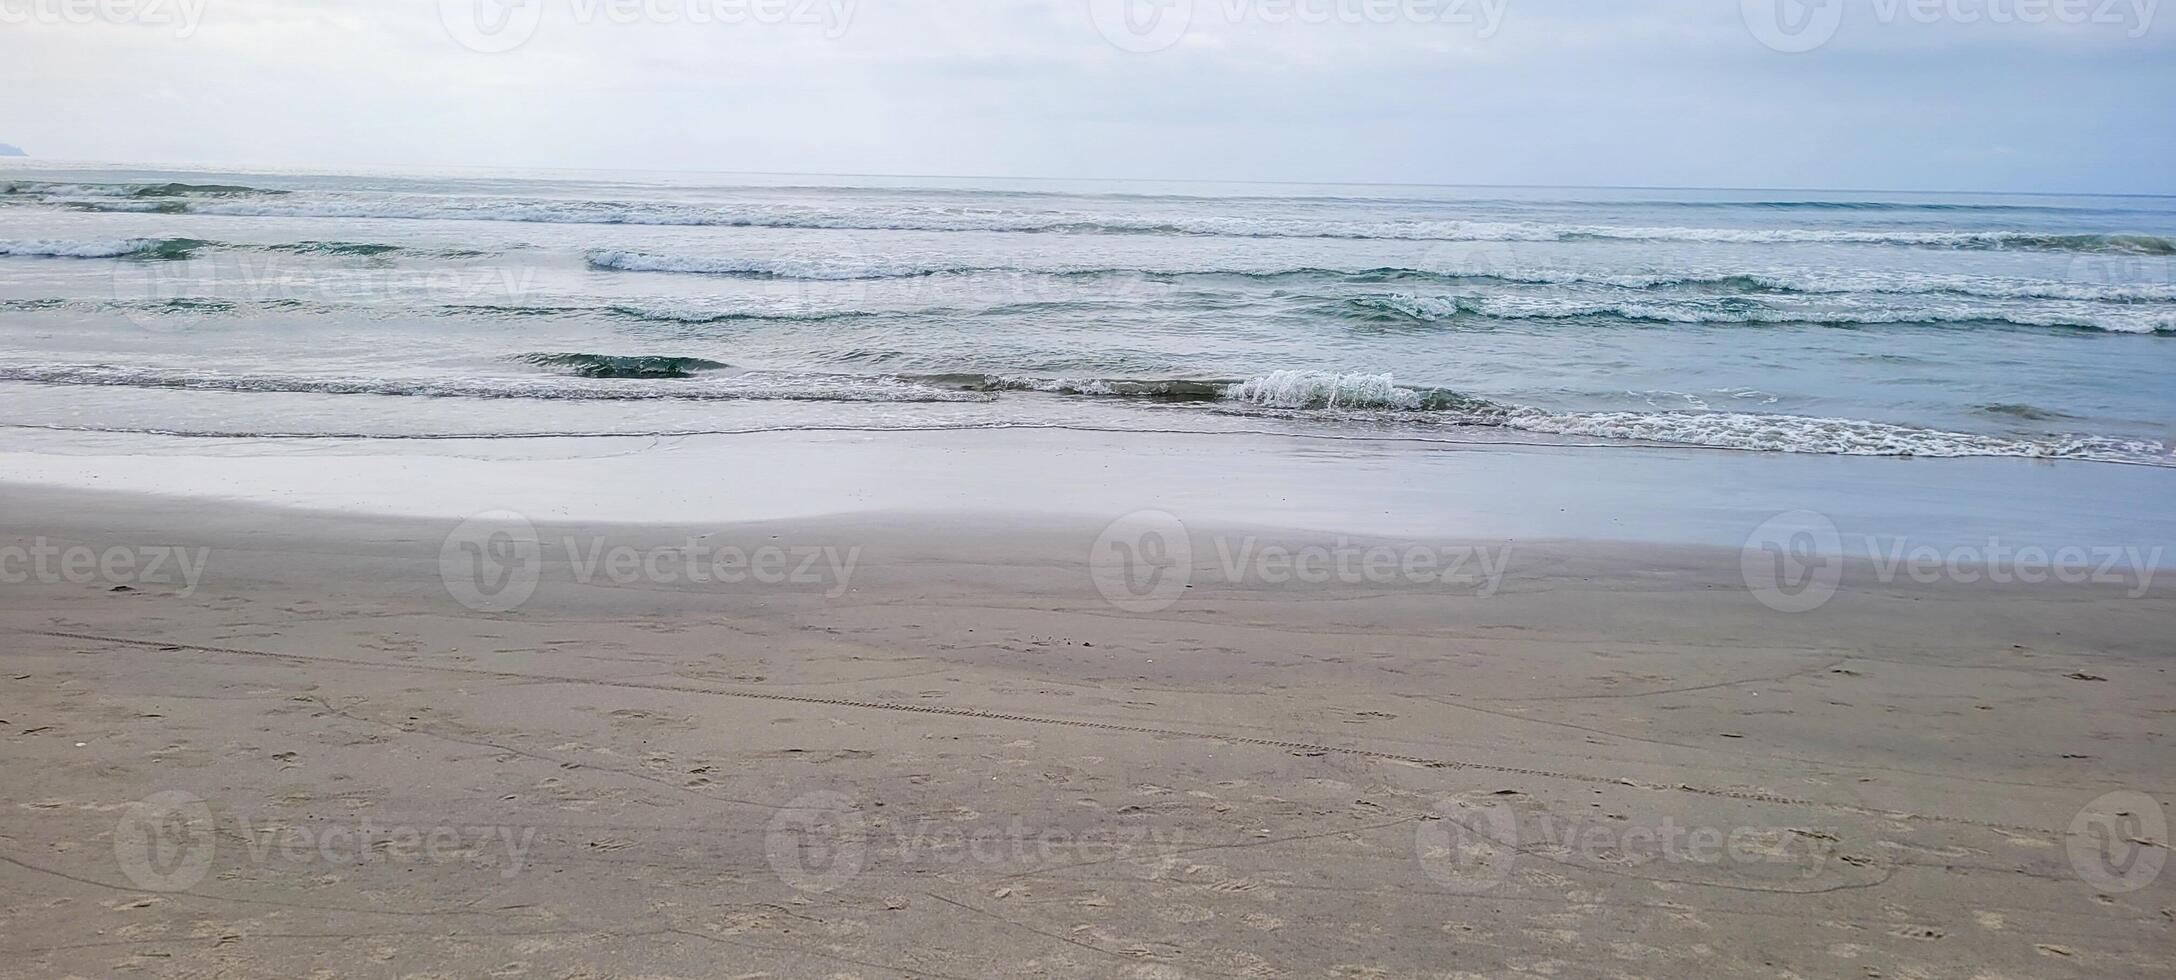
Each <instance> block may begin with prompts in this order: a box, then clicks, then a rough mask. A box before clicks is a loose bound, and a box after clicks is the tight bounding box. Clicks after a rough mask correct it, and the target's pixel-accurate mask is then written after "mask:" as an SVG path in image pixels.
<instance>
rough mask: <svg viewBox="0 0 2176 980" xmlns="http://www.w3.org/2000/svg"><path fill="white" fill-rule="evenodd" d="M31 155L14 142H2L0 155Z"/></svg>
mask: <svg viewBox="0 0 2176 980" xmlns="http://www.w3.org/2000/svg"><path fill="white" fill-rule="evenodd" d="M29 155H30V154H28V153H24V152H23V148H22V147H20V146H16V145H15V144H13V143H0V157H27V156H29Z"/></svg>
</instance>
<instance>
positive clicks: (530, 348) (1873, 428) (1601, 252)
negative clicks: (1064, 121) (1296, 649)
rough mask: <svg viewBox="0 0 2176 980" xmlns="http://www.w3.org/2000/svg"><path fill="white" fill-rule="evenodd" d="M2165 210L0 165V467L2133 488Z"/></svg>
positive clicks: (2157, 370)
mask: <svg viewBox="0 0 2176 980" xmlns="http://www.w3.org/2000/svg"><path fill="white" fill-rule="evenodd" d="M2172 377H2176V199H2171V198H2159V197H2073V196H2022V195H1957V194H1904V193H1844V192H1806V191H1742V190H1731V191H1720V190H1628V189H1607V190H1604V189H1586V188H1500V187H1402V186H1300V185H1281V184H1280V185H1263V184H1251V185H1211V184H1197V183H1159V182H1110V181H1032V182H1031V181H1005V180H967V179H938V178H877V177H870V178H843V177H805V176H803V177H796V176H776V175H744V174H653V173H589V172H582V173H572V172H549V173H488V174H487V173H459V174H450V173H440V174H428V175H424V174H415V173H399V174H395V173H378V174H326V173H316V172H308V173H305V172H278V171H267V172H248V173H239V172H237V173H226V172H211V171H204V170H188V171H147V170H123V169H114V168H109V167H75V168H63V167H60V166H56V165H52V164H39V163H37V162H35V161H16V162H12V163H9V164H6V165H0V405H4V406H5V411H4V413H0V425H4V426H5V427H6V428H7V429H9V430H13V431H16V432H18V433H33V432H37V433H47V434H48V435H47V436H46V438H48V439H49V438H51V436H50V435H49V434H50V433H53V432H63V433H83V434H85V435H84V436H83V438H92V436H90V435H89V434H92V433H119V434H138V435H158V436H179V437H188V438H195V439H228V440H232V439H249V440H257V441H260V442H271V441H276V440H324V439H384V440H402V439H469V438H477V439H483V438H520V437H552V438H576V437H587V436H607V435H620V436H626V435H671V434H682V433H689V434H692V433H728V432H751V431H792V430H802V429H807V430H839V429H977V428H1020V427H1057V428H1083V429H1094V430H1101V431H1115V432H1125V431H1132V430H1155V431H1166V432H1203V433H1219V432H1229V433H1263V432H1269V433H1293V434H1303V435H1313V436H1332V437H1337V436H1350V437H1366V438H1395V439H1408V440H1421V441H1427V440H1436V441H1444V442H1518V443H1525V442H1541V443H1548V444H1558V445H1564V446H1567V447H1573V448H1576V447H1578V446H1582V445H1607V446H1635V445H1654V446H1670V447H1699V448H1707V449H1714V450H1720V451H1763V452H1783V453H1815V454H1822V453H1825V454H1849V455H1890V456H2011V457H2029V458H2046V459H2073V460H2085V461H2096V462H2102V463H2120V464H2135V465H2149V466H2163V467H2166V466H2176V458H2172V456H2171V446H2172V445H2176V383H2171V381H2170V379H2171V378H2172Z"/></svg>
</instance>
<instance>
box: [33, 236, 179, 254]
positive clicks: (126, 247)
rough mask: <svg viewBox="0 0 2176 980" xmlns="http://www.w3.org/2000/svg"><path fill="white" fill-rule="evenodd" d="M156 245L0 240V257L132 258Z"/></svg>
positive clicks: (147, 242)
mask: <svg viewBox="0 0 2176 980" xmlns="http://www.w3.org/2000/svg"><path fill="white" fill-rule="evenodd" d="M157 245H158V242H157V241H156V240H154V239H149V238H118V239H111V240H107V241H93V242H71V241H59V240H52V239H34V240H30V241H0V255H20V256H35V257H42V258H62V259H111V258H118V257H120V256H123V255H134V254H136V253H138V252H142V251H145V250H146V249H150V248H154V247H156V246H157Z"/></svg>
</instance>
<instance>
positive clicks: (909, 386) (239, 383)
mask: <svg viewBox="0 0 2176 980" xmlns="http://www.w3.org/2000/svg"><path fill="white" fill-rule="evenodd" d="M574 356H576V357H581V356H594V355H574ZM720 367H723V365H720ZM0 381H16V382H25V383H31V384H48V385H88V386H95V387H123V388H163V389H178V390H186V391H231V392H261V393H279V394H314V395H386V396H396V397H420V398H480V399H538V400H546V401H653V400H663V401H815V402H823V401H834V402H835V401H848V402H980V401H988V400H990V397H991V396H989V395H986V394H978V393H974V392H967V391H958V390H948V389H943V388H935V387H930V386H927V385H919V384H914V383H912V382H910V381H906V380H903V379H900V378H894V377H883V376H860V375H829V376H810V375H766V374H759V373H756V372H750V373H747V374H742V375H736V376H734V377H732V378H729V379H721V380H717V381H707V380H706V381H692V382H691V381H687V380H664V379H629V380H622V381H618V382H617V383H613V384H591V383H586V379H585V380H570V379H567V378H562V377H543V378H517V377H508V378H358V377H320V376H307V375H266V374H225V373H220V372H215V371H174V370H159V369H143V368H124V367H115V366H111V365H103V364H77V365H40V366H16V367H0Z"/></svg>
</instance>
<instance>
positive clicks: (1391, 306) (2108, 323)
mask: <svg viewBox="0 0 2176 980" xmlns="http://www.w3.org/2000/svg"><path fill="white" fill-rule="evenodd" d="M1352 303H1353V305H1354V306H1355V307H1356V308H1358V309H1360V310H1364V311H1370V312H1377V313H1390V314H1394V315H1397V316H1402V317H1406V318H1409V319H1412V320H1418V321H1424V322H1437V321H1444V320H1452V319H1456V318H1458V317H1461V316H1478V317H1487V318H1491V319H1498V320H1566V319H1574V318H1589V317H1601V318H1617V319H1624V320H1638V321H1644V322H1650V323H1702V324H1732V323H1743V324H1781V323H1819V324H1837V325H1854V326H1880V325H1890V324H1968V323H1997V324H2004V323H2006V324H2010V325H2013V326H2024V327H2067V328H2076V329H2086V330H2106V331H2109V332H2111V333H2135V334H2153V333H2176V309H2170V308H2168V307H2150V306H2140V305H2127V304H2108V303H2090V302H2080V301H2038V302H2017V301H2012V302H1996V303H1987V302H1969V301H1966V302H1959V301H1955V300H1951V301H1943V300H1942V299H1941V298H1940V297H1939V296H1936V297H1932V298H1926V297H1921V298H1916V299H1910V298H1905V297H1898V296H1888V297H1882V298H1879V299H1875V300H1873V301H1869V300H1867V299H1853V298H1849V297H1845V296H1843V295H1841V294H1833V295H1828V296H1820V297H1803V296H1798V297H1760V298H1748V297H1742V296H1729V297H1720V298H1717V297H1706V296H1688V297H1681V298H1670V297H1653V298H1649V299H1644V300H1612V299H1593V298H1581V297H1565V296H1521V295H1487V296H1419V295H1414V294H1411V293H1390V294H1384V295H1375V296H1362V297H1356V298H1355V299H1353V300H1352Z"/></svg>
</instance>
